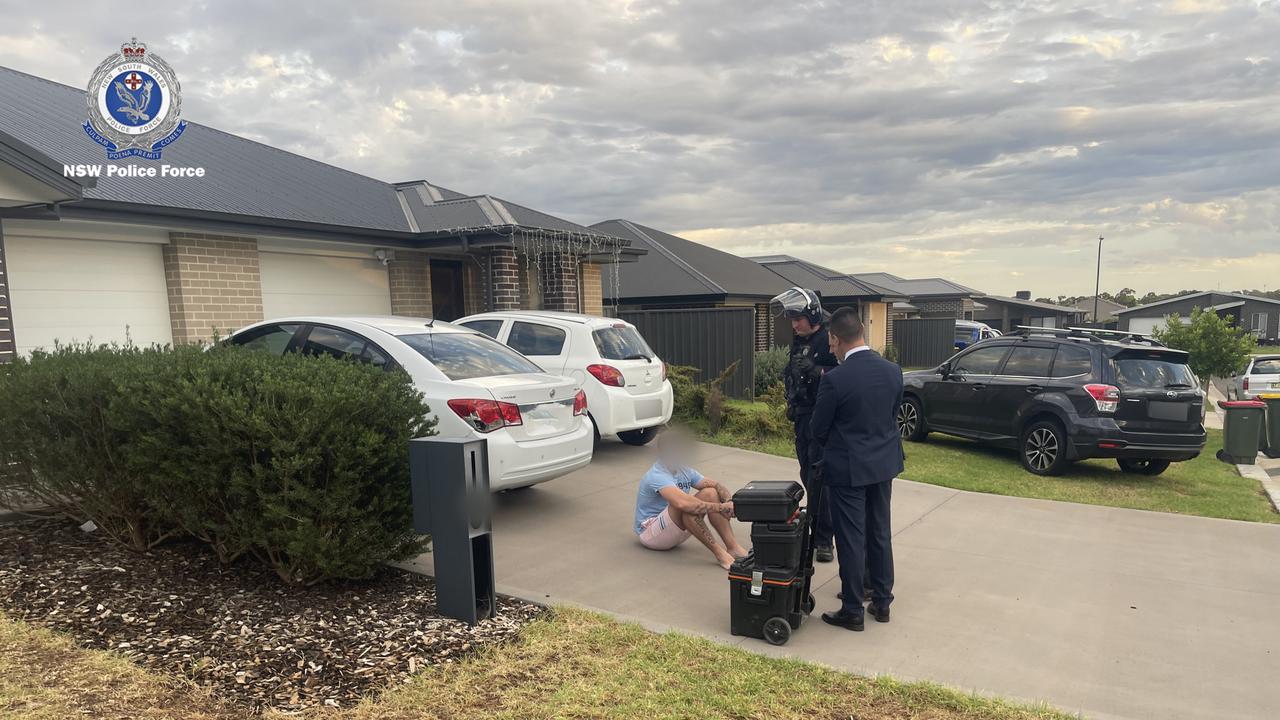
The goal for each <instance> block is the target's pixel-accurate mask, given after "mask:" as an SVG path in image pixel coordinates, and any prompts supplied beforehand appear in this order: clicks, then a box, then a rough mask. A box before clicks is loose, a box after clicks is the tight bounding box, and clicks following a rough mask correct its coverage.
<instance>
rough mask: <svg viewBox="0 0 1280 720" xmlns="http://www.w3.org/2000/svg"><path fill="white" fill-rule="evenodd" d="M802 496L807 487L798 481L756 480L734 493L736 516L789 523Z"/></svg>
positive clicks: (734, 513)
mask: <svg viewBox="0 0 1280 720" xmlns="http://www.w3.org/2000/svg"><path fill="white" fill-rule="evenodd" d="M803 497H804V486H803V485H801V484H800V483H798V482H796V481H795V480H757V481H756V482H751V483H747V485H746V486H745V487H743V488H742V489H741V490H739V491H738V492H736V493H734V494H733V516H734V517H736V518H738V519H739V520H741V521H742V522H749V523H754V522H766V523H785V522H790V521H791V520H792V519H794V517H795V514H796V511H797V510H799V509H800V498H803Z"/></svg>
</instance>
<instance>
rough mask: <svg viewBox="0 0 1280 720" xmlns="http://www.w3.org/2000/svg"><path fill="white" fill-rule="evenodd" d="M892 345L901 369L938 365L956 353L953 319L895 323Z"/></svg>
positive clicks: (926, 319)
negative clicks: (896, 352)
mask: <svg viewBox="0 0 1280 720" xmlns="http://www.w3.org/2000/svg"><path fill="white" fill-rule="evenodd" d="M893 346H894V347H895V348H897V350H898V364H899V365H901V366H902V367H904V368H923V367H934V366H936V365H940V364H942V362H943V361H944V360H946V359H947V358H949V357H951V356H952V355H954V354H955V352H956V349H955V348H956V321H955V318H920V319H913V320H894V321H893Z"/></svg>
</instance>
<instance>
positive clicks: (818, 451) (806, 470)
mask: <svg viewBox="0 0 1280 720" xmlns="http://www.w3.org/2000/svg"><path fill="white" fill-rule="evenodd" d="M771 306H772V308H773V310H774V312H775V314H777V315H783V316H785V317H786V318H787V319H788V320H790V321H791V329H792V331H794V333H795V337H794V338H792V340H791V357H790V358H789V359H788V361H787V367H786V368H785V369H784V370H783V373H782V379H783V384H784V387H785V389H786V397H787V419H788V420H790V421H791V422H792V423H794V425H795V435H796V459H797V460H799V461H800V482H802V483H804V488H805V492H806V493H808V495H809V498H810V505H812V506H814V508H815V519H814V525H815V526H814V538H813V544H814V548H815V550H816V552H815V553H814V556H815V559H817V561H818V562H831V560H832V550H831V548H832V536H833V531H832V527H831V508H830V507H829V506H828V504H827V503H826V502H825V500H824V499H823V493H822V491H821V488H820V487H819V486H820V484H821V483H820V481H819V479H818V477H817V476H816V471H815V470H814V465H816V464H818V463H819V462H820V461H821V460H822V446H821V445H820V444H818V443H816V442H814V441H813V439H812V438H811V437H810V436H809V416H810V415H811V414H812V413H813V403H814V401H815V400H816V399H817V397H818V381H819V380H821V379H822V374H823V373H824V372H826V371H827V370H830V369H832V368H834V367H835V366H836V365H837V364H838V363H837V360H836V356H835V355H833V354H832V353H831V348H830V345H829V340H828V336H827V328H826V321H827V315H826V313H825V312H824V311H823V309H822V302H821V301H820V300H819V299H818V294H817V293H816V292H814V291H812V290H807V289H805V288H800V287H793V288H791V289H790V290H787V291H786V292H784V293H782V294H780V295H778V296H777V297H775V298H773V300H772V302H771Z"/></svg>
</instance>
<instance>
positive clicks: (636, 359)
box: [457, 310, 674, 445]
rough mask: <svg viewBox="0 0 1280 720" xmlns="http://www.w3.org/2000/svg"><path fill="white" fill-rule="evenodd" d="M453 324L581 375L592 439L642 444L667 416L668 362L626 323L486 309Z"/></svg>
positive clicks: (555, 370) (556, 370)
mask: <svg viewBox="0 0 1280 720" xmlns="http://www.w3.org/2000/svg"><path fill="white" fill-rule="evenodd" d="M457 323H458V324H459V325H461V326H463V327H466V328H471V329H472V330H476V331H479V332H482V333H484V334H486V335H488V336H490V337H492V338H495V339H497V340H499V341H501V342H503V343H506V344H507V345H509V346H510V347H511V348H512V349H514V350H517V351H519V352H521V353H522V354H524V355H526V356H528V357H529V359H531V360H533V361H534V362H536V363H538V365H539V366H541V367H542V369H543V370H546V371H547V372H549V373H552V374H555V375H567V376H569V377H572V378H574V379H576V380H579V381H580V382H581V383H582V386H583V387H584V388H585V389H586V391H587V407H588V408H589V412H588V415H589V417H590V418H591V420H592V422H594V423H595V428H596V437H597V439H598V438H601V437H617V438H618V439H619V440H621V441H622V442H624V443H627V444H628V445H644V444H645V443H647V442H649V441H650V440H652V439H653V438H654V436H655V435H657V434H658V429H659V428H660V427H662V426H663V425H665V424H666V423H667V421H669V420H670V419H671V412H672V410H673V407H674V402H673V395H672V393H671V383H670V382H669V381H668V380H667V366H666V363H664V362H663V361H662V360H660V359H659V358H658V356H657V354H655V353H654V352H653V350H651V349H650V348H649V345H648V343H646V342H645V341H644V338H643V337H641V336H640V332H639V331H638V330H636V327H635V326H634V325H632V324H631V323H628V322H623V321H622V320H618V319H616V318H605V317H595V316H592V315H580V314H578V313H567V312H553V311H548V310H518V311H517V310H512V311H506V312H488V313H481V314H479V315H470V316H467V317H464V318H462V319H460V320H458V321H457Z"/></svg>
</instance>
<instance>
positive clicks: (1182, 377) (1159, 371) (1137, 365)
mask: <svg viewBox="0 0 1280 720" xmlns="http://www.w3.org/2000/svg"><path fill="white" fill-rule="evenodd" d="M1111 367H1112V371H1113V374H1114V375H1115V379H1116V384H1117V385H1119V386H1120V387H1121V388H1133V389H1140V390H1149V389H1155V390H1164V389H1166V388H1170V387H1199V384H1200V383H1199V381H1197V380H1196V376H1195V373H1193V372H1191V368H1190V367H1188V366H1187V364H1186V363H1185V362H1181V361H1179V360H1178V359H1175V358H1164V357H1160V356H1159V355H1158V354H1151V355H1141V356H1125V355H1121V356H1119V357H1116V358H1114V359H1112V361H1111Z"/></svg>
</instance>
